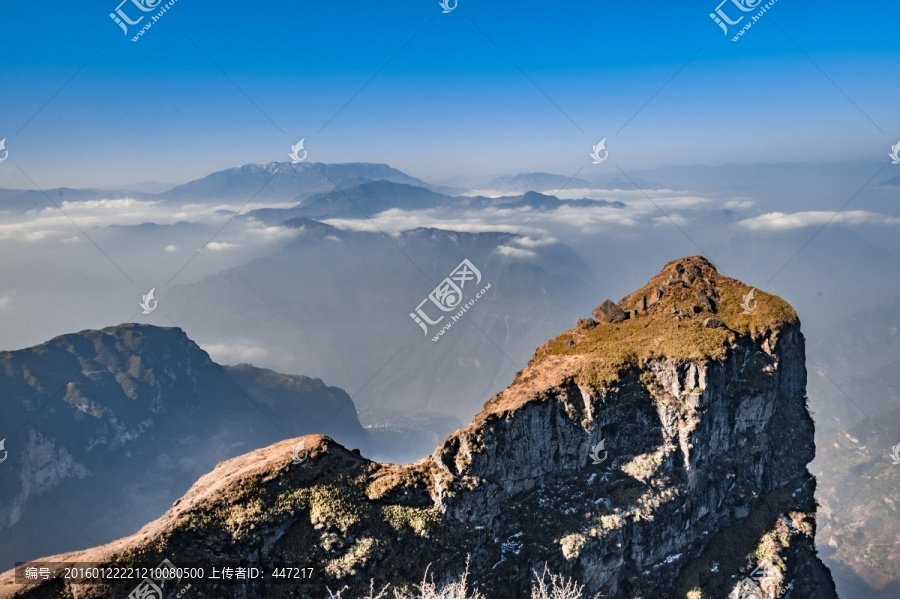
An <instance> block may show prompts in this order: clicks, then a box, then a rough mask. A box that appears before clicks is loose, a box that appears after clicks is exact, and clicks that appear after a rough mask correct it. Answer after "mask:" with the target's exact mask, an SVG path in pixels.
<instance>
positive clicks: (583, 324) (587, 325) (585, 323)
mask: <svg viewBox="0 0 900 599" xmlns="http://www.w3.org/2000/svg"><path fill="white" fill-rule="evenodd" d="M598 324H600V323H599V322H597V321H596V320H594V319H593V318H579V319H578V320H577V321H575V326H576V327H578V328H579V329H585V330H587V331H590V330H591V329H593V328H594V327H595V326H597V325H598Z"/></svg>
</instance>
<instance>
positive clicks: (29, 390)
mask: <svg viewBox="0 0 900 599" xmlns="http://www.w3.org/2000/svg"><path fill="white" fill-rule="evenodd" d="M348 402H350V397H349V396H348V395H347V394H346V393H344V392H343V391H342V390H340V389H337V388H335V387H328V386H326V385H325V384H324V383H323V382H322V381H320V380H318V379H312V378H308V377H304V376H291V375H284V374H279V373H276V372H273V371H270V370H264V369H260V368H254V367H252V366H249V365H246V364H244V365H240V366H234V367H232V366H221V365H219V364H216V363H215V362H213V361H212V360H211V359H210V357H209V355H208V354H207V353H206V352H205V351H203V350H202V349H201V348H200V347H198V346H197V344H196V343H194V342H193V341H191V340H190V339H189V338H188V337H187V335H185V333H184V332H183V331H181V330H180V329H176V328H161V327H154V326H149V325H138V324H124V325H120V326H115V327H108V328H106V329H103V330H86V331H81V332H79V333H71V334H67V335H61V336H59V337H56V338H54V339H52V340H50V341H48V342H46V343H43V344H41V345H38V346H35V347H30V348H26V349H21V350H16V351H0V422H2V425H0V428H2V429H3V431H2V432H0V439H3V438H5V439H6V443H5V450H6V451H8V458H7V459H6V460H5V461H4V462H3V463H2V467H0V537H2V538H4V539H8V540H7V541H6V542H0V569H5V568H8V567H12V565H13V564H14V563H15V562H16V561H21V560H24V559H29V558H32V557H36V556H40V555H45V554H47V553H54V552H58V551H62V550H65V549H70V548H74V547H78V546H80V545H82V544H83V543H84V538H85V536H87V537H89V538H91V539H95V540H96V541H95V542H104V541H109V540H112V539H116V538H118V537H121V536H122V535H126V534H130V533H131V532H133V531H134V530H136V529H137V528H138V527H140V526H141V525H142V524H144V523H146V522H147V521H148V520H150V519H152V518H156V517H158V516H159V514H161V513H163V512H164V511H165V510H166V509H167V508H168V507H170V506H171V505H172V501H174V500H175V499H177V498H178V497H180V496H181V495H182V494H183V493H184V490H185V489H187V488H188V487H189V486H190V485H191V484H192V483H193V482H195V481H196V480H197V478H198V477H200V476H201V475H203V474H204V473H206V472H208V471H209V470H210V468H212V467H214V466H215V464H217V463H218V462H220V461H222V460H223V459H225V458H229V457H233V456H236V455H240V454H242V453H244V452H245V451H246V450H247V447H260V446H263V445H268V444H270V443H272V442H274V441H276V440H279V439H283V438H284V437H285V436H293V435H296V434H300V433H306V432H312V431H316V430H321V428H322V425H323V424H325V423H329V424H330V427H332V428H331V431H329V432H332V431H333V432H334V434H335V435H336V436H339V435H340V436H342V438H343V439H347V442H348V443H349V442H351V440H352V439H354V438H355V439H357V440H364V439H365V438H366V433H365V430H364V429H363V428H362V426H361V425H360V424H359V421H358V420H357V417H356V411H355V409H354V406H353V405H352V404H351V403H348ZM345 406H346V409H343V410H341V408H342V407H345ZM339 410H340V412H339V413H338V416H337V417H335V416H334V415H335V413H336V412H338V411H339ZM275 421H277V423H278V427H276V426H275V425H274V424H273V422H275ZM198 424H199V425H201V426H198ZM3 457H4V451H0V458H3ZM47 497H49V498H51V499H52V500H54V501H56V502H57V503H59V504H60V506H61V507H62V508H63V509H65V510H66V511H67V513H69V514H71V516H72V518H73V520H74V526H72V523H70V522H68V520H67V519H66V517H65V516H63V515H62V514H61V513H60V512H59V511H56V512H52V511H51V512H50V513H49V514H48V510H47V504H48V499H47ZM51 505H52V504H51ZM9 539H15V540H16V542H15V543H13V542H11V541H9Z"/></svg>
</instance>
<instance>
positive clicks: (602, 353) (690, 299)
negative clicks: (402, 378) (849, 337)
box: [0, 257, 836, 599]
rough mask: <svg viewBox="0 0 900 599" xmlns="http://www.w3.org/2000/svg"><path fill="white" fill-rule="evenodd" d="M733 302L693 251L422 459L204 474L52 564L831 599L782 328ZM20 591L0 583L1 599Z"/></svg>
mask: <svg viewBox="0 0 900 599" xmlns="http://www.w3.org/2000/svg"><path fill="white" fill-rule="evenodd" d="M751 289H752V288H751V287H748V286H746V285H744V284H743V283H740V282H739V281H736V280H734V279H730V278H728V277H725V276H723V275H720V274H719V273H718V272H716V270H715V268H714V267H713V266H712V264H710V263H709V262H708V261H706V260H705V259H703V258H701V257H692V258H685V259H682V260H677V261H674V262H670V263H669V264H667V265H666V266H665V267H664V268H663V270H662V271H660V273H659V274H658V275H656V276H655V277H653V278H652V279H651V280H650V282H649V283H648V284H647V285H645V286H644V287H643V288H641V289H640V290H638V291H636V292H635V293H632V294H629V295H628V296H626V297H625V298H623V299H622V300H621V301H620V302H618V303H617V304H614V306H615V307H617V308H618V309H619V310H621V313H623V314H626V315H627V317H622V318H618V317H617V318H610V319H608V320H607V321H603V322H601V321H600V320H599V319H598V320H591V321H589V322H590V324H589V325H584V323H583V322H582V324H581V325H580V326H577V327H576V328H573V329H571V330H569V331H566V332H564V333H562V334H560V335H559V336H557V337H555V338H554V339H551V340H550V341H548V342H547V343H546V344H544V345H543V346H541V347H540V348H538V350H537V351H536V352H535V355H534V357H533V358H532V360H531V361H530V362H529V364H528V365H527V366H526V368H524V369H523V370H522V371H521V372H519V373H518V374H517V376H516V378H515V380H514V381H513V383H512V384H511V385H510V386H509V388H507V389H506V390H504V391H502V392H501V393H498V394H497V395H496V396H494V397H493V398H491V399H490V400H489V401H488V402H487V403H486V404H485V405H484V408H483V409H482V410H481V412H480V413H479V414H477V415H476V416H475V417H474V418H473V420H472V422H471V423H470V424H469V425H468V426H467V427H464V428H462V429H460V430H458V431H456V432H454V433H453V434H451V435H450V436H449V437H448V438H447V439H445V440H444V441H442V442H441V443H440V444H439V445H438V447H437V448H436V449H435V451H434V452H433V454H432V455H430V456H427V457H425V458H423V459H421V460H419V461H417V462H415V463H413V464H408V465H405V466H398V465H393V464H378V463H375V462H372V461H370V460H367V459H365V458H364V457H362V456H360V455H359V454H358V452H355V451H348V450H347V449H345V448H343V447H341V446H340V445H338V444H337V443H335V442H334V441H332V440H331V439H329V438H327V437H322V436H307V437H302V438H298V439H292V440H289V441H282V442H280V443H277V444H275V445H272V446H270V447H267V448H265V449H261V450H258V451H255V452H251V453H249V454H246V455H243V456H240V457H238V458H234V459H232V460H229V461H227V462H223V463H221V464H219V466H217V467H216V469H215V470H214V471H213V472H211V473H210V474H207V475H205V476H203V477H202V478H201V479H200V480H199V481H198V482H197V483H196V484H195V485H194V486H193V487H192V489H191V490H190V491H189V492H188V494H187V495H185V497H184V498H183V499H182V500H180V501H179V502H178V503H177V504H176V505H175V506H174V507H173V508H172V510H170V511H169V512H168V513H167V514H166V515H165V516H163V517H162V518H161V519H160V520H157V521H156V522H154V523H151V524H150V525H148V526H147V527H145V528H144V529H143V530H142V531H140V532H139V533H138V534H136V535H134V536H132V537H129V538H126V539H122V540H120V541H117V542H115V543H112V544H109V545H106V546H103V547H100V548H96V549H93V550H90V551H89V552H82V553H72V554H66V555H64V556H60V557H58V558H56V559H55V561H100V562H104V563H122V562H125V563H128V562H129V561H131V562H134V561H137V560H139V559H140V560H141V561H153V560H161V559H162V558H168V559H169V560H171V561H172V562H174V563H176V564H177V563H178V562H179V561H183V562H194V563H196V562H208V563H210V564H212V563H215V562H216V561H217V560H218V561H221V560H244V561H246V560H249V561H251V562H254V561H257V562H260V563H262V562H292V561H294V562H303V563H305V564H308V565H309V566H312V567H314V568H315V572H317V577H316V578H315V579H313V580H309V581H306V583H305V584H304V585H302V586H298V587H293V588H292V590H291V593H292V595H291V596H295V597H309V598H313V597H323V596H326V587H329V588H332V589H334V588H341V587H343V586H345V585H346V586H347V587H348V588H349V589H351V593H353V594H352V595H351V596H352V597H362V596H363V595H364V592H363V591H364V590H368V589H369V584H370V582H371V583H372V584H374V586H375V587H376V588H382V587H383V585H385V584H388V583H390V585H391V588H392V589H396V590H398V591H399V592H401V593H403V592H407V591H409V590H411V589H412V588H413V587H414V585H415V584H416V583H418V582H419V581H421V580H422V576H423V574H424V573H425V571H426V569H427V570H428V571H429V572H434V576H435V579H436V580H437V581H438V582H446V581H449V580H454V579H458V577H459V575H460V573H461V572H462V571H463V569H464V568H465V562H466V557H467V556H469V558H470V570H469V577H470V580H471V581H472V583H473V584H475V585H477V586H478V588H479V589H480V590H481V591H482V592H484V593H485V594H486V595H487V597H490V598H501V599H504V598H507V597H508V598H521V597H527V596H528V588H529V580H530V578H531V576H530V573H531V571H532V570H537V571H540V570H542V569H543V567H544V566H545V565H546V566H547V567H548V568H549V569H550V570H551V571H553V572H558V573H561V574H563V575H565V576H569V577H572V578H575V579H577V580H578V581H579V582H580V583H582V584H584V585H585V596H589V597H595V596H606V597H642V598H644V599H657V598H658V599H662V598H671V597H681V598H685V599H704V598H708V597H726V596H728V595H729V594H730V593H735V592H745V590H746V588H747V587H746V585H747V584H755V585H757V587H756V589H755V591H754V592H756V595H755V596H758V597H760V598H763V599H774V598H775V597H777V596H782V595H784V594H785V593H787V591H788V589H792V591H791V595H790V596H791V597H795V598H797V597H802V598H812V597H815V598H817V599H818V598H822V599H830V598H833V597H836V594H835V591H834V585H833V582H832V580H831V577H830V574H829V572H828V571H827V569H826V568H825V567H824V566H823V565H822V563H821V562H820V561H819V559H818V557H817V555H816V551H815V544H814V534H815V509H816V504H815V499H814V490H815V479H814V478H813V477H812V476H811V475H810V474H809V472H808V470H807V468H806V465H807V464H808V463H809V461H810V460H811V459H812V458H813V455H814V452H815V446H814V443H813V422H812V418H811V417H810V415H809V412H808V410H807V407H806V394H805V385H806V370H805V355H804V340H803V335H802V334H801V332H800V329H799V321H798V320H797V317H796V314H795V313H794V311H793V310H792V309H791V308H790V306H789V305H788V304H787V303H785V302H784V301H783V300H781V299H779V298H777V297H775V296H772V295H769V294H764V293H761V292H758V291H756V290H754V294H753V297H751V298H750V299H749V300H748V299H747V295H748V293H750V291H751ZM610 303H611V302H610ZM741 304H743V305H744V306H745V307H743V308H742V307H741ZM602 306H605V307H604V309H603V310H598V312H599V313H600V314H602V315H605V314H606V313H615V314H616V315H619V316H620V314H618V313H617V312H615V311H614V310H611V306H610V305H608V304H606V303H605V302H604V304H602ZM709 319H716V320H717V321H718V323H719V324H718V325H716V326H709ZM761 568H762V569H763V570H765V572H767V576H766V577H765V581H764V582H763V581H762V580H761V578H760V577H759V576H756V574H755V573H758V572H759V571H760V569H761ZM769 574H770V575H769ZM754 576H755V578H754ZM747 581H749V582H747ZM82 588H83V587H82ZM7 589H8V590H9V591H7ZM204 589H205V590H204V591H203V592H204V593H207V596H225V595H224V594H228V595H229V596H240V597H248V598H249V597H264V596H270V593H271V592H274V591H273V587H272V586H271V585H270V584H269V583H265V582H259V581H248V582H247V583H246V584H244V585H241V586H240V587H239V589H238V590H237V591H235V587H233V586H229V587H227V588H226V587H221V588H220V587H218V586H216V585H215V584H210V585H209V586H208V587H204ZM742 589H743V590H742ZM35 590H36V589H34V588H30V587H25V586H24V585H22V586H17V585H13V584H12V582H11V573H6V574H4V575H3V576H2V577H0V597H7V596H33V597H38V596H44V595H37V594H34V595H27V593H28V592H31V591H35ZM121 590H127V589H124V588H123V589H111V591H115V592H118V591H121ZM751 590H752V589H751ZM4 593H5V594H4ZM17 593H21V594H17ZM235 593H238V594H235ZM601 594H602V595H601ZM47 596H49V595H47ZM96 596H113V595H96ZM739 596H753V595H747V594H744V595H739Z"/></svg>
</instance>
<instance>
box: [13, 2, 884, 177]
mask: <svg viewBox="0 0 900 599" xmlns="http://www.w3.org/2000/svg"><path fill="white" fill-rule="evenodd" d="M151 3H152V0H151ZM117 4H118V0H109V1H93V0H92V1H90V2H79V3H74V2H67V3H62V2H50V3H47V2H35V3H22V2H11V1H9V0H6V1H5V2H0V35H2V39H3V40H4V41H3V48H4V57H3V60H2V63H0V81H2V90H3V92H2V94H0V115H2V116H0V139H2V138H3V137H6V138H7V143H6V146H7V149H8V150H9V151H10V158H9V160H7V161H6V162H5V163H3V164H0V187H30V184H29V183H28V181H26V180H25V179H24V177H23V176H22V174H21V173H20V172H19V170H18V168H17V166H18V167H21V169H22V170H23V171H25V172H27V173H28V174H29V175H30V176H32V177H33V178H34V179H35V181H36V182H37V183H38V184H40V185H41V186H42V187H54V186H61V185H69V186H88V185H112V184H121V183H126V182H137V181H163V182H183V181H186V180H190V179H193V178H197V177H200V176H203V175H205V174H207V173H209V172H211V171H214V170H219V169H222V168H227V167H230V166H236V165H240V164H244V163H248V162H268V161H273V160H279V161H281V160H287V152H288V150H289V147H290V145H291V144H293V143H295V142H296V141H297V140H299V139H300V138H301V137H305V138H306V148H307V149H308V151H309V159H310V160H316V161H322V162H354V161H365V162H385V163H388V164H391V165H392V166H395V167H397V168H400V169H402V170H404V171H407V172H409V173H410V174H413V175H416V176H419V177H422V178H426V179H430V180H438V179H441V178H444V177H450V176H454V175H489V174H512V173H517V172H526V171H534V170H541V171H549V172H559V173H563V174H573V173H574V172H575V171H576V170H577V169H579V168H580V167H582V166H585V165H587V166H586V167H585V168H586V170H584V171H582V173H581V176H585V175H602V174H612V173H613V172H617V171H615V167H614V166H613V160H610V161H608V162H607V163H606V164H604V165H598V166H594V165H590V164H589V163H590V160H589V158H588V157H587V154H588V152H589V151H590V146H591V145H592V144H593V143H596V142H597V141H598V140H599V139H600V138H603V137H606V138H608V141H607V147H608V148H609V150H610V152H611V154H610V155H611V157H612V158H614V159H615V164H618V165H620V166H621V167H622V168H624V169H638V168H650V167H654V166H661V165H666V164H697V163H703V164H711V165H715V164H723V163H727V162H778V161H782V160H792V161H808V160H809V161H811V160H840V159H858V158H873V159H880V158H881V157H882V156H884V157H886V154H887V151H888V150H889V149H890V145H892V144H894V143H896V142H897V141H898V139H900V111H898V110H897V103H898V101H900V93H898V92H900V85H898V77H900V50H898V49H900V38H898V35H897V31H896V23H898V22H900V4H897V3H889V2H883V1H880V2H857V3H845V2H841V3H838V2H817V3H809V2H799V1H798V0H778V2H776V4H775V5H774V6H773V7H772V8H771V9H770V10H769V12H768V13H767V14H766V15H764V16H763V17H762V18H761V19H760V21H759V22H758V23H756V24H755V25H754V26H753V27H752V28H751V29H750V30H749V31H748V32H747V33H746V34H745V35H744V36H743V37H742V38H741V39H740V41H739V42H737V43H735V42H732V41H731V40H730V36H728V37H726V36H725V35H723V33H722V30H721V29H719V27H718V26H717V25H716V24H715V23H713V21H712V20H711V19H710V18H709V16H708V15H709V13H710V12H712V11H713V10H714V9H715V7H716V5H717V2H716V1H711V2H705V1H697V2H690V3H678V2H658V1H646V2H642V3H632V2H628V3H625V2H612V1H610V0H595V1H592V2H583V1H582V2H573V1H561V2H554V3H549V2H520V3H514V2H478V1H473V0H459V5H458V7H457V9H456V10H454V11H453V12H451V13H449V14H442V13H441V8H440V6H438V1H437V0H417V1H416V2H407V1H395V2H327V3H326V2H309V1H304V0H299V1H292V2H271V3H265V4H259V5H254V4H253V3H243V2H233V3H231V2H210V1H208V0H207V1H203V0H178V1H177V2H176V3H175V5H174V6H173V7H172V8H171V9H170V10H169V11H168V12H167V13H166V14H165V15H163V16H162V18H161V19H160V20H159V22H157V23H156V24H155V25H154V26H153V27H152V28H151V29H150V30H148V31H147V32H146V33H145V34H144V36H143V37H142V38H141V39H140V41H139V42H137V43H135V42H132V41H131V35H129V36H125V35H123V33H122V30H121V29H119V27H118V26H117V25H116V24H115V23H114V22H113V21H112V19H110V18H109V16H108V15H109V13H110V12H113V10H114V9H115V8H116V6H117ZM123 10H125V11H126V12H127V13H128V14H130V15H132V18H136V16H137V15H139V14H144V13H140V11H137V10H136V9H135V8H134V6H133V5H132V3H131V1H130V0H128V1H127V2H126V4H124V5H123ZM723 10H727V11H728V12H729V14H732V15H734V17H733V18H735V17H736V16H737V15H739V14H742V13H740V12H739V11H737V10H736V9H734V8H733V5H732V4H731V2H728V3H727V5H723ZM146 14H148V15H149V14H155V13H146ZM746 14H748V15H749V14H754V13H746ZM147 20H148V18H145V20H144V22H142V23H141V24H140V25H143V24H144V23H145V22H146V21H147ZM747 20H748V19H745V21H747ZM742 24H743V23H742ZM140 25H138V26H133V27H131V29H132V30H133V31H135V32H136V31H137V30H138V29H139V27H140ZM776 25H777V26H776ZM779 27H780V28H781V29H782V30H783V31H784V33H782V32H781V31H779V29H778V28H779ZM179 28H180V29H181V30H179ZM479 28H480V29H479ZM732 29H734V30H737V29H738V27H733V28H732ZM182 30H183V32H184V33H182ZM482 31H483V33H482ZM417 32H419V33H418V35H416V33H417ZM485 34H486V35H485ZM785 34H787V36H789V37H790V38H791V39H793V41H794V42H796V46H795V45H794V44H793V43H792V42H791V41H789V39H788V37H786V35H785ZM486 36H487V37H486ZM188 38H190V40H193V43H192V42H191V41H189V39H188ZM488 38H490V40H492V41H489V39H488ZM410 40H411V41H410ZM195 44H196V46H195ZM495 44H496V45H495ZM797 46H799V49H798V47H797ZM198 47H199V49H198ZM498 47H499V48H498ZM401 48H402V49H401ZM398 51H399V52H398ZM698 51H699V54H698ZM804 53H805V54H804ZM95 54H96V56H95V57H94V58H93V60H91V57H92V56H94V55H95ZM204 54H205V55H204ZM395 54H396V56H395V57H394V58H393V59H392V60H391V57H392V56H394V55H395ZM504 54H505V55H504ZM695 55H696V56H695ZM207 56H208V58H207ZM507 56H508V57H509V58H507ZM692 56H695V58H694V59H693V60H690V59H691V57H692ZM807 56H808V57H809V58H807ZM810 58H811V59H812V60H813V61H815V63H816V64H817V65H818V66H819V67H820V68H821V70H822V71H824V73H825V74H823V73H822V72H821V71H820V70H819V69H818V68H817V67H816V66H814V65H813V64H812V62H810ZM210 59H211V60H210ZM510 59H512V60H510ZM689 61H690V62H689ZM86 63H88V64H87V66H84V65H85V64H86ZM213 63H215V64H213ZM514 63H515V64H514ZM686 63H687V64H686ZM385 65H386V66H385ZM685 65H686V66H685ZM82 67H83V69H82ZM382 67H383V69H382ZM79 69H82V70H81V72H80V73H78V74H77V75H75V74H76V72H78V71H79ZM220 69H221V70H220ZM379 69H382V70H381V71H380V73H378V74H377V75H376V73H377V72H378V71H379ZM520 69H521V70H520ZM679 69H681V72H680V73H679V74H678V75H676V76H675V77H674V78H672V77H673V75H675V74H676V72H678V71H679ZM223 71H224V74H223ZM523 71H524V74H523ZM73 75H74V78H73ZM826 75H827V76H826ZM373 76H374V78H373ZM370 78H371V81H370V82H369V83H368V85H365V84H366V82H367V81H369V80H370ZM670 78H671V81H670V82H669V83H668V84H667V85H666V82H667V81H669V80H670ZM829 78H830V80H829ZM70 79H71V81H70V82H69V83H68V84H66V82H67V81H69V80H70ZM832 81H833V82H834V83H832ZM532 82H533V83H532ZM235 84H236V85H237V86H239V87H240V88H241V90H243V92H244V93H242V92H241V91H239V90H238V89H237V87H236V86H235ZM535 84H536V85H537V86H538V87H540V90H543V93H542V92H541V91H540V90H539V89H537V87H536V86H535ZM835 84H837V86H839V87H840V88H841V89H842V90H843V92H844V93H846V96H845V95H844V93H842V92H841V91H840V90H839V89H838V88H837V87H836V86H835ZM364 85H365V87H363V86H364ZM361 88H362V89H361ZM360 90H361V91H360ZM660 90H661V91H660ZM244 94H246V96H245V95H244ZM354 94H356V96H355V97H354V98H353V99H352V101H350V103H349V104H347V105H346V107H345V108H343V110H342V111H340V113H339V114H337V116H334V115H335V113H338V111H339V110H340V109H341V107H342V106H343V105H344V104H345V103H346V102H347V101H348V100H350V98H351V97H353V96H354ZM545 94H546V96H545ZM654 94H656V95H655V97H654ZM54 95H55V96H54ZM548 96H549V99H548ZM847 96H849V99H848V97H847ZM248 97H249V99H248ZM51 98H52V99H51ZM651 98H652V100H651ZM48 101H49V103H48ZM648 101H649V103H648ZM854 103H855V105H854ZM857 106H858V107H857ZM42 107H43V108H42ZM642 107H643V109H642ZM641 109H642V110H641ZM639 111H640V112H639ZM638 112H639V113H638ZM863 112H865V114H867V115H868V117H870V118H871V120H872V121H874V123H875V124H873V123H872V122H871V121H870V120H869V118H867V117H866V116H865V115H864V114H863ZM263 113H265V114H263ZM563 113H565V114H563ZM636 113H638V114H637V115H636V116H635V114H636ZM266 115H267V116H266ZM332 117H334V118H333V119H332ZM29 119H31V120H30V121H29ZM270 119H271V120H270ZM329 119H332V120H331V121H330V123H329V124H328V125H327V126H326V127H324V129H322V127H323V125H325V123H326V122H328V121H329ZM570 119H571V121H570ZM629 119H631V120H630V122H629ZM272 121H274V124H273V122H272ZM572 121H574V124H573V122H572ZM626 122H628V124H627V126H625V127H624V129H623V128H622V127H623V125H625V124H626ZM26 123H27V125H26ZM879 128H880V129H881V130H879ZM592 169H593V170H592ZM600 169H606V170H605V171H603V170H600Z"/></svg>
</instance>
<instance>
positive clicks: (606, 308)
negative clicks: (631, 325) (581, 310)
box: [591, 300, 627, 322]
mask: <svg viewBox="0 0 900 599" xmlns="http://www.w3.org/2000/svg"><path fill="white" fill-rule="evenodd" d="M591 314H593V315H594V318H596V319H597V320H599V321H600V322H622V321H623V320H625V319H626V318H627V315H626V314H625V311H624V310H622V308H620V307H619V306H617V305H616V304H614V303H612V301H610V300H606V301H605V302H603V303H602V304H600V305H599V306H597V307H596V308H594V310H593V311H592V312H591Z"/></svg>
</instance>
